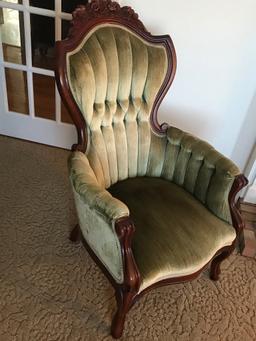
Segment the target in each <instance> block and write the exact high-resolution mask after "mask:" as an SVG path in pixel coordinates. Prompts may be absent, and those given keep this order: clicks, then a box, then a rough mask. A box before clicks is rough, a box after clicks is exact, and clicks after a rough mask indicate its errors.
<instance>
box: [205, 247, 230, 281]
mask: <svg viewBox="0 0 256 341" xmlns="http://www.w3.org/2000/svg"><path fill="white" fill-rule="evenodd" d="M232 251H233V249H232V250H225V251H223V252H222V253H221V254H219V255H218V256H216V257H215V258H214V259H213V260H212V263H211V267H210V279H211V280H213V281H217V280H218V279H219V276H220V272H221V271H220V265H221V263H222V262H223V261H224V260H225V259H226V258H228V257H229V256H230V254H231V252H232Z"/></svg>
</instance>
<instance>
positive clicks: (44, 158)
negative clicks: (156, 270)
mask: <svg viewBox="0 0 256 341" xmlns="http://www.w3.org/2000/svg"><path fill="white" fill-rule="evenodd" d="M67 156H68V152H67V151H64V150H58V149H54V148H50V147H45V146H42V145H36V144H32V143H28V142H24V141H19V140H15V139H11V138H7V137H1V136H0V194H1V195H0V341H9V340H15V341H16V340H17V341H18V340H19V341H21V340H22V341H23V340H24V341H45V340H47V341H53V340H54V341H56V340H60V341H64V340H68V341H73V340H74V341H75V340H77V341H82V340H86V341H87V340H88V341H89V340H93V341H96V340H111V337H110V336H109V328H110V322H111V316H112V314H113V313H114V310H115V300H114V292H113V289H112V288H111V286H110V285H109V283H108V282H107V280H106V279H105V277H104V276H103V275H102V273H101V272H100V271H99V270H98V268H97V267H96V266H95V265H94V263H93V262H92V260H91V259H90V258H89V256H88V254H87V252H86V251H85V250H84V248H82V247H81V246H80V245H74V244H72V243H71V242H69V240H68V235H69V231H70V229H71V228H72V226H74V224H75V223H76V222H77V221H76V214H75V209H74V204H73V200H72V195H71V191H70V187H69V183H68V176H67V169H66V159H67ZM222 268H223V273H222V277H221V279H220V281H219V282H217V283H214V282H212V281H210V280H209V279H208V277H207V273H205V274H203V275H202V276H201V277H200V278H199V279H198V280H195V281H194V282H191V283H187V284H180V285H173V286H169V287H164V288H160V289H157V290H155V291H152V292H151V293H149V294H148V295H146V296H145V297H143V298H142V299H141V300H140V301H139V302H138V303H137V304H136V305H135V306H134V307H133V308H132V310H131V312H130V313H129V315H128V317H127V322H126V326H125V333H124V336H123V340H139V341H142V340H147V341H150V340H161V341H162V340H171V341H172V340H179V341H185V340H191V341H197V340H200V341H201V340H214V341H217V340H220V341H224V340H230V341H241V340H242V341H247V340H256V262H255V260H253V259H249V258H243V257H241V256H236V255H233V256H231V258H230V259H229V260H228V261H226V262H225V263H224V264H223V267H222Z"/></svg>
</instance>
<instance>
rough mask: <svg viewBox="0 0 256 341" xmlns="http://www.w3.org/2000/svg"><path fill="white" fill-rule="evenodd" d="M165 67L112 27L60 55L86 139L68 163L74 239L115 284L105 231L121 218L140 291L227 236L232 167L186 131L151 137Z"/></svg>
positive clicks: (117, 271)
mask: <svg viewBox="0 0 256 341" xmlns="http://www.w3.org/2000/svg"><path fill="white" fill-rule="evenodd" d="M167 65H168V56H167V52H166V50H165V47H164V45H159V44H154V45H153V44H149V43H148V42H146V41H144V40H143V39H142V38H140V37H139V36H136V35H135V34H134V33H132V32H131V31H129V30H128V29H126V28H124V27H121V26H117V25H114V24H104V25H99V26H97V27H95V28H94V29H93V30H92V31H91V32H90V33H89V34H88V35H87V36H86V37H85V38H84V40H83V41H82V43H81V44H80V46H78V48H77V49H76V50H74V51H72V52H71V53H68V54H67V72H68V80H69V84H70V88H71V91H72V94H73V97H74V99H75V101H76V103H77V105H78V106H79V108H80V110H81V113H82V114H83V116H84V119H85V121H86V125H87V133H88V146H87V150H86V153H85V154H83V153H81V152H74V153H72V155H71V157H70V159H69V172H70V179H71V183H72V187H73V190H74V196H75V201H76V207H77V212H78V217H79V223H80V226H81V229H82V233H83V235H84V237H85V239H86V240H87V242H88V243H89V245H90V246H91V248H92V249H93V250H94V252H95V253H96V255H97V256H98V258H99V259H101V261H102V262H103V264H105V266H106V267H107V269H108V270H109V272H110V273H111V274H112V276H113V277H114V278H115V280H116V281H117V282H118V283H121V282H122V280H123V278H124V273H123V264H122V254H121V248H120V243H119V241H118V238H117V235H116V232H115V228H114V226H115V222H116V220H117V219H119V218H121V217H125V216H128V215H129V214H130V211H131V216H132V218H134V221H135V227H136V233H135V236H134V241H133V251H134V254H135V258H136V261H137V263H138V268H139V271H140V272H141V273H142V277H143V283H142V288H145V287H146V286H148V285H150V284H152V283H154V282H155V281H157V280H159V279H162V278H167V277H174V276H180V275H182V274H190V273H193V272H195V271H196V270H198V269H199V268H201V267H202V266H203V265H205V264H206V263H207V262H208V261H209V260H210V259H211V257H212V256H213V255H214V254H215V252H216V251H217V250H218V249H219V248H221V247H223V246H226V245H231V244H232V242H233V241H234V238H235V230H234V228H233V227H232V226H231V224H232V221H231V216H230V209H229V202H228V196H229V192H230V189H231V187H232V184H233V182H234V179H235V177H236V176H237V175H239V174H240V171H239V169H238V168H237V167H236V166H235V165H234V164H233V163H232V162H231V161H230V160H228V159H227V158H225V157H224V156H223V155H221V154H220V153H218V152H217V151H216V150H215V149H214V148H213V147H212V146H210V145H209V144H208V143H206V142H204V141H201V140H199V139H198V138H196V137H194V136H192V135H190V134H188V133H186V132H183V131H181V130H179V129H177V128H175V127H169V129H168V130H167V132H166V134H164V135H161V136H158V135H156V134H155V133H154V132H153V131H152V129H151V126H150V120H149V118H150V114H151V111H152V107H153V104H154V102H155V99H156V96H157V94H158V93H159V91H160V89H161V86H162V84H163V82H164V80H165V77H166V74H167ZM107 189H109V190H110V192H111V193H112V194H113V196H112V195H111V194H110V192H109V191H107ZM115 196H116V198H115ZM118 199H119V200H118ZM129 209H130V211H129ZM142 288H141V289H142ZM141 289H140V290H141Z"/></svg>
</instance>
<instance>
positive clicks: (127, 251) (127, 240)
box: [115, 217, 140, 292]
mask: <svg viewBox="0 0 256 341" xmlns="http://www.w3.org/2000/svg"><path fill="white" fill-rule="evenodd" d="M115 230H116V233H117V236H118V238H119V241H120V245H121V250H122V258H123V269H124V283H123V289H124V290H125V291H135V292H137V291H138V290H139V287H140V274H139V270H138V268H137V265H136V262H135V259H134V257H133V252H132V237H133V234H134V232H135V226H134V223H133V221H132V219H131V218H130V217H125V218H121V219H119V220H117V221H116V223H115Z"/></svg>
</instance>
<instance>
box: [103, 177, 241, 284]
mask: <svg viewBox="0 0 256 341" xmlns="http://www.w3.org/2000/svg"><path fill="white" fill-rule="evenodd" d="M109 191H110V193H111V194H112V195H113V196H114V197H116V198H118V199H120V200H121V201H123V202H124V203H125V204H126V205H127V206H128V207H129V209H130V215H131V218H132V219H133V221H134V223H135V226H136V231H135V235H134V238H133V244H132V250H133V254H134V257H135V260H136V263H137V265H138V268H139V270H140V273H141V276H142V284H141V288H140V290H143V289H145V288H146V287H148V286H150V285H151V284H154V283H155V282H157V281H160V280H162V279H166V278H171V277H179V276H183V275H188V274H191V273H194V272H196V271H198V270H200V269H201V268H202V267H203V266H204V265H205V264H207V263H208V262H209V261H210V260H211V258H212V257H213V256H214V254H215V253H216V252H217V251H218V250H219V249H221V248H222V247H224V246H227V245H231V244H232V242H233V241H234V239H235V237H236V233H235V230H234V228H233V227H232V226H231V225H229V224H228V223H226V222H224V221H222V220H221V219H219V218H217V217H216V216H215V215H214V214H213V213H211V212H210V211H209V210H208V209H207V208H205V206H204V205H202V204H201V203H200V202H199V201H198V200H197V199H195V198H194V196H193V195H191V194H190V193H188V192H187V191H186V190H184V189H183V188H181V187H180V186H177V185H176V184H174V183H171V182H170V181H167V180H164V179H160V178H147V177H141V178H140V177H138V178H136V179H127V180H125V181H121V182H118V183H116V184H115V185H113V186H112V187H110V189H109Z"/></svg>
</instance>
